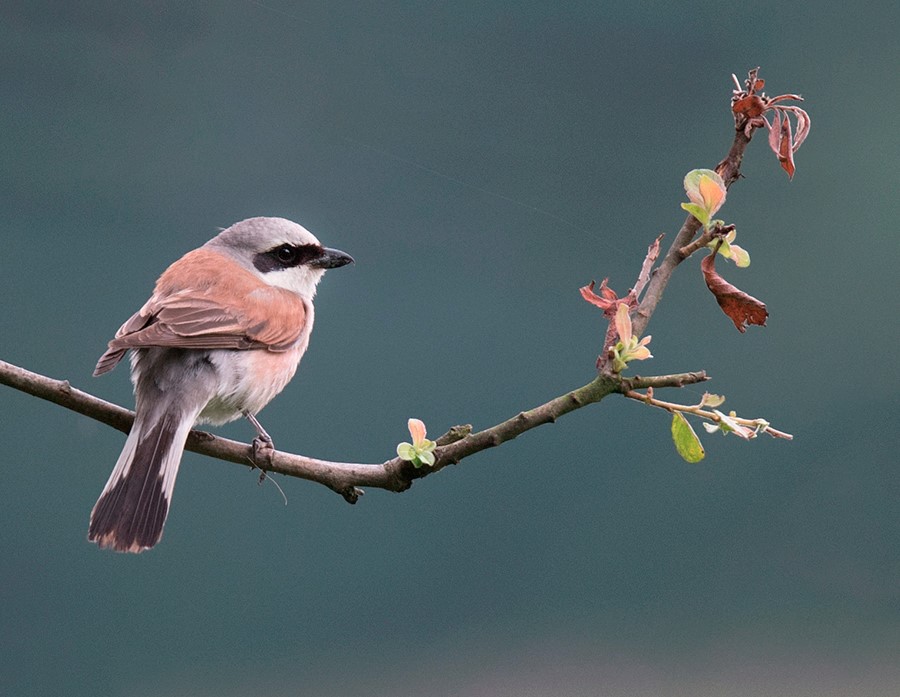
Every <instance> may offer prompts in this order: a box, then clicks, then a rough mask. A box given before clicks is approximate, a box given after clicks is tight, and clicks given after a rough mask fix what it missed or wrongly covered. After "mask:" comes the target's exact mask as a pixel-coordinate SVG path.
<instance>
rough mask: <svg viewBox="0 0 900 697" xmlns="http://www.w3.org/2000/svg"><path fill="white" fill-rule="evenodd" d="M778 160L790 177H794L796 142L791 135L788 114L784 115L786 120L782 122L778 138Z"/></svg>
mask: <svg viewBox="0 0 900 697" xmlns="http://www.w3.org/2000/svg"><path fill="white" fill-rule="evenodd" d="M777 154H778V161H779V162H780V163H781V168H782V169H783V170H784V171H785V172H787V174H788V178H790V179H793V178H794V143H793V137H792V136H791V120H790V119H789V118H788V117H787V114H785V116H784V121H782V122H781V133H780V135H779V140H778V152H777Z"/></svg>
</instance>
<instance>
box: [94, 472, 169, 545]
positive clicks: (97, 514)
mask: <svg viewBox="0 0 900 697" xmlns="http://www.w3.org/2000/svg"><path fill="white" fill-rule="evenodd" d="M130 474H131V473H130V472H129V475H130ZM142 485H146V487H145V486H142ZM147 487H149V488H150V491H148V490H147ZM135 499H137V500H135ZM168 513H169V502H168V501H167V500H166V497H165V494H164V492H163V488H162V479H161V478H158V477H152V478H151V481H146V482H145V481H135V479H134V478H133V477H131V476H127V475H126V476H125V477H124V478H122V479H120V480H119V481H118V482H117V483H116V485H115V486H114V487H113V488H112V489H110V490H109V491H107V492H106V493H104V494H103V495H102V496H101V497H100V500H99V501H97V505H95V506H94V510H93V512H92V513H91V526H90V529H89V531H88V539H89V540H90V541H91V542H96V543H97V544H98V545H99V546H100V547H101V548H102V549H113V550H115V551H116V552H143V551H144V550H145V549H150V548H151V547H153V545H155V544H156V543H157V542H159V540H160V538H161V537H162V533H163V526H165V524H166V516H167V515H168Z"/></svg>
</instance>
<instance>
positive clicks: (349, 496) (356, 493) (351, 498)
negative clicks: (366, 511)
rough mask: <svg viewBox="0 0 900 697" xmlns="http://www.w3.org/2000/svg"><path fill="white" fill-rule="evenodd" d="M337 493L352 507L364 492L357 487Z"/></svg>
mask: <svg viewBox="0 0 900 697" xmlns="http://www.w3.org/2000/svg"><path fill="white" fill-rule="evenodd" d="M338 493H339V494H340V495H341V496H343V497H344V501H346V502H347V503H349V504H351V505H352V504H354V503H356V502H357V501H359V497H360V496H362V495H363V494H365V493H366V492H365V491H363V490H362V489H360V488H359V487H358V486H348V487H345V488H343V489H341V490H340V491H338Z"/></svg>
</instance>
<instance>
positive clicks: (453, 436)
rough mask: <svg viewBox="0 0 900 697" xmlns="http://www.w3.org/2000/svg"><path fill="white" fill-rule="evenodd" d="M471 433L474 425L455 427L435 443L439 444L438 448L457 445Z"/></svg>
mask: <svg viewBox="0 0 900 697" xmlns="http://www.w3.org/2000/svg"><path fill="white" fill-rule="evenodd" d="M471 432H472V424H462V425H459V426H454V427H453V428H451V429H450V430H449V431H447V432H446V433H445V434H444V435H442V436H441V437H440V438H437V439H436V440H435V441H434V442H435V443H437V445H438V447H440V446H442V445H450V444H451V443H455V442H456V441H458V440H462V439H463V438H465V437H466V436H468V435H469V434H470V433H471Z"/></svg>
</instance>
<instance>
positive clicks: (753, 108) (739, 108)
mask: <svg viewBox="0 0 900 697" xmlns="http://www.w3.org/2000/svg"><path fill="white" fill-rule="evenodd" d="M731 110H732V111H733V112H734V113H735V114H743V115H744V116H746V117H747V118H748V119H755V118H756V117H757V116H761V115H762V113H763V112H764V111H765V110H766V103H765V102H764V101H763V100H762V99H760V98H759V97H757V96H756V95H755V94H751V95H748V96H746V97H744V98H742V99H738V100H737V101H736V102H735V103H734V105H733V106H732V107H731Z"/></svg>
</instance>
